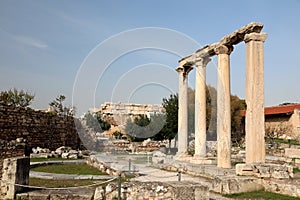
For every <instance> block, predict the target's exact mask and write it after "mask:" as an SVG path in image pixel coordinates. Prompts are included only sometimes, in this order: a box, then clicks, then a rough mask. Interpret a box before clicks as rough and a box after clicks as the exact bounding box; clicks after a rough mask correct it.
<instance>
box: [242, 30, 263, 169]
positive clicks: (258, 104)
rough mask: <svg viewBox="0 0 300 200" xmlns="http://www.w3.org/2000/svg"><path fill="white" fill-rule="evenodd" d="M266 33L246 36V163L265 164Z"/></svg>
mask: <svg viewBox="0 0 300 200" xmlns="http://www.w3.org/2000/svg"><path fill="white" fill-rule="evenodd" d="M266 38H267V34H266V33H250V34H247V35H245V43H246V104H247V111H246V127H245V129H246V163H247V164H252V163H264V162H265V157H266V152H265V126H264V123H265V115H264V41H265V40H266Z"/></svg>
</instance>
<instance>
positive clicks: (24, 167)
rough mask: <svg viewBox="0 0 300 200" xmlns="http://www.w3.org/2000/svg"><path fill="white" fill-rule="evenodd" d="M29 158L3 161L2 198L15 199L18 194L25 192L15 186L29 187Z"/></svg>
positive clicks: (0, 187)
mask: <svg viewBox="0 0 300 200" xmlns="http://www.w3.org/2000/svg"><path fill="white" fill-rule="evenodd" d="M29 162H30V161H29V157H17V158H7V159H4V161H3V170H2V179H1V180H2V181H3V182H1V183H0V189H1V192H0V198H1V199H14V198H15V195H16V193H17V192H20V191H22V190H23V188H22V187H20V186H15V185H14V184H21V185H28V183H29V168H30V164H29Z"/></svg>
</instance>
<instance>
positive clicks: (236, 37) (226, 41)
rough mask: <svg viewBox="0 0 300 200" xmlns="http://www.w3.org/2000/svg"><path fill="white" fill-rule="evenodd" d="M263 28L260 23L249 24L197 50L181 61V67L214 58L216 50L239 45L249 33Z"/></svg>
mask: <svg viewBox="0 0 300 200" xmlns="http://www.w3.org/2000/svg"><path fill="white" fill-rule="evenodd" d="M262 28H263V24H262V23H258V22H251V23H249V24H247V25H246V26H243V27H241V28H240V29H238V30H236V31H234V32H233V33H231V34H228V35H226V36H224V37H223V38H222V39H221V40H220V42H217V43H214V44H210V45H206V46H204V47H203V48H201V49H199V50H197V51H196V52H195V53H193V54H192V55H189V56H186V57H185V58H182V59H181V60H179V63H180V65H182V66H183V65H190V66H191V65H194V64H195V62H197V61H198V59H201V58H203V57H208V56H214V55H216V52H215V49H216V48H217V47H218V46H220V45H224V46H232V45H235V44H238V43H240V42H242V41H243V40H244V37H245V35H246V34H249V33H260V31H261V30H262Z"/></svg>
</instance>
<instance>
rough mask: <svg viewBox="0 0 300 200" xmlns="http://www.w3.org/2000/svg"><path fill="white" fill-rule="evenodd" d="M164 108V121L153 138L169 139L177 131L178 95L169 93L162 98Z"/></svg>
mask: <svg viewBox="0 0 300 200" xmlns="http://www.w3.org/2000/svg"><path fill="white" fill-rule="evenodd" d="M162 105H163V107H164V109H165V116H164V117H165V122H164V124H163V127H162V128H161V130H160V131H159V132H158V133H157V134H156V135H155V136H154V137H153V139H155V140H169V147H170V146H171V145H170V143H171V140H172V139H173V138H174V137H175V136H176V135H177V132H178V95H177V94H171V95H170V97H169V98H164V99H163V103H162Z"/></svg>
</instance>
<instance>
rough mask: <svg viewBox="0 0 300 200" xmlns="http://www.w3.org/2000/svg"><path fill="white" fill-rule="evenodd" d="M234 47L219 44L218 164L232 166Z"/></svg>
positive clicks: (219, 165)
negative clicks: (230, 56) (232, 55)
mask: <svg viewBox="0 0 300 200" xmlns="http://www.w3.org/2000/svg"><path fill="white" fill-rule="evenodd" d="M232 49H233V47H229V48H228V47H227V46H224V45H222V46H219V47H217V48H216V49H215V52H216V54H217V55H218V89H217V92H218V97H217V134H218V137H217V139H218V152H217V157H218V158H217V166H218V167H220V168H231V115H230V113H231V112H230V58H229V55H230V53H231V51H232Z"/></svg>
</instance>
